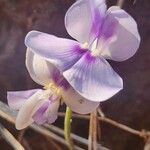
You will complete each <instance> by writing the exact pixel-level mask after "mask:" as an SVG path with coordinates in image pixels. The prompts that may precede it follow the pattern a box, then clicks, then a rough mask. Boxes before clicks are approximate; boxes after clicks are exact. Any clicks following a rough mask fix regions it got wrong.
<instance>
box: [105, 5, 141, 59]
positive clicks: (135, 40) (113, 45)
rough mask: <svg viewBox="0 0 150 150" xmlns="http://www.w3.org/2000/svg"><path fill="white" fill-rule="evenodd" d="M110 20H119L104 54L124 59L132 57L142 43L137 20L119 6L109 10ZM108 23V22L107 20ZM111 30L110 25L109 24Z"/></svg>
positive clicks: (112, 57) (107, 56)
mask: <svg viewBox="0 0 150 150" xmlns="http://www.w3.org/2000/svg"><path fill="white" fill-rule="evenodd" d="M107 16H108V18H109V19H108V20H107V21H108V22H110V20H111V21H117V22H118V23H117V25H116V29H115V34H114V35H113V36H112V37H111V38H110V39H109V40H108V41H107V42H106V47H105V49H104V50H103V52H102V55H103V56H104V57H105V58H107V59H112V60H115V61H124V60H126V59H128V58H130V57H132V56H133V55H134V54H135V53H136V51H137V49H138V48H139V44H140V36H139V33H138V29H137V23H136V22H135V20H134V19H133V18H132V17H131V16H130V15H129V14H128V13H127V12H125V11H124V10H122V9H119V7H110V8H109V9H108V11H107ZM106 24H107V22H106ZM108 30H109V26H108Z"/></svg>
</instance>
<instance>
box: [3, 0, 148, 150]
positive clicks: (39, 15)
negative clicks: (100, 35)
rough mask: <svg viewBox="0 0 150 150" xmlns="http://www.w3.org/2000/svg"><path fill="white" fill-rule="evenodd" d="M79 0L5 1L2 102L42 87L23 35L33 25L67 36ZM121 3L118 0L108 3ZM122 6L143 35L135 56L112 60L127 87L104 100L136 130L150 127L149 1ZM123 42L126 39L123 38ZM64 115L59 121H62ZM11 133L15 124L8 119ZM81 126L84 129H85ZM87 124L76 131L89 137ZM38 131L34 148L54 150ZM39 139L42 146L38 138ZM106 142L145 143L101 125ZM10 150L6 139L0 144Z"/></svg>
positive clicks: (138, 147)
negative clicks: (30, 67)
mask: <svg viewBox="0 0 150 150" xmlns="http://www.w3.org/2000/svg"><path fill="white" fill-rule="evenodd" d="M73 2H74V0H0V100H1V101H4V102H7V100H6V91H8V90H26V89H31V88H35V87H38V85H37V84H36V83H34V82H33V81H32V80H31V78H30V77H29V74H28V73H27V70H26V68H25V65H24V61H25V45H24V37H25V35H26V33H27V32H28V31H30V30H32V29H35V30H39V31H43V32H47V33H50V34H54V35H57V36H59V37H66V38H68V37H69V35H68V34H67V32H66V30H65V27H64V15H65V12H66V11H67V9H68V8H69V6H70V5H71V4H72V3H73ZM107 2H108V4H109V5H112V4H116V1H114V0H108V1H107ZM123 8H124V9H125V10H127V11H128V12H129V13H130V14H131V15H132V16H133V17H134V18H135V20H136V21H137V23H138V27H139V32H140V35H141V37H142V42H141V45H140V48H139V50H138V52H137V53H136V55H135V56H134V57H133V58H131V59H130V60H127V61H125V62H121V63H118V62H110V63H111V65H112V66H113V68H114V69H115V70H116V71H117V72H118V73H119V74H120V75H121V77H122V78H123V80H124V89H123V90H122V91H121V92H120V93H119V94H117V95H116V96H114V97H113V98H112V99H110V100H108V101H106V102H103V103H102V104H101V106H102V109H103V111H104V113H105V114H106V116H108V117H111V118H112V119H114V120H117V121H119V122H121V123H124V124H126V125H129V126H130V127H133V128H135V129H139V130H140V129H142V128H145V129H149V130H150V115H149V114H150V48H149V46H150V1H149V0H134V1H133V0H126V1H125V3H124V5H123ZM122 40H124V39H122ZM62 121H63V120H61V119H59V120H58V121H57V122H56V124H57V125H59V126H62V125H63V122H62ZM3 123H4V125H5V126H6V127H8V128H9V129H10V130H12V132H14V133H17V132H16V130H15V129H14V127H12V126H11V127H10V125H8V124H6V122H4V121H3ZM81 129H82V130H81ZM87 129H88V122H81V121H78V122H77V121H75V122H74V124H73V132H75V133H77V134H79V135H82V136H85V137H86V136H87ZM35 135H36V133H34V132H32V134H31V132H27V134H26V138H27V139H28V141H30V144H31V146H32V147H33V148H34V149H49V146H48V144H47V142H45V141H44V140H41V139H43V138H41V137H40V136H39V135H36V136H35ZM39 140H40V142H41V143H40V145H42V144H43V145H44V148H43V147H42V146H41V147H40V146H36V144H34V143H35V142H37V141H39ZM102 144H103V145H105V146H107V147H109V148H111V149H112V150H142V149H143V144H144V142H143V141H142V140H141V139H140V138H138V137H136V136H132V135H131V134H128V133H126V132H124V131H121V130H119V129H116V128H114V127H112V126H110V125H108V124H104V123H102ZM2 146H3V148H5V149H9V148H10V147H9V146H7V144H6V143H4V141H2V140H1V142H0V148H1V147H2Z"/></svg>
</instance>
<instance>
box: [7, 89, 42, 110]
mask: <svg viewBox="0 0 150 150" xmlns="http://www.w3.org/2000/svg"><path fill="white" fill-rule="evenodd" d="M39 90H40V89H33V90H27V91H10V92H7V100H8V105H9V107H10V108H12V109H15V110H19V109H20V108H21V107H22V105H23V104H24V103H25V101H26V100H27V99H28V98H29V97H31V96H32V95H33V94H35V93H36V92H37V91H39Z"/></svg>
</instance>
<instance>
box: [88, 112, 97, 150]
mask: <svg viewBox="0 0 150 150" xmlns="http://www.w3.org/2000/svg"><path fill="white" fill-rule="evenodd" d="M88 139H89V142H88V150H97V111H94V112H93V113H91V114H90V123H89V137H88Z"/></svg>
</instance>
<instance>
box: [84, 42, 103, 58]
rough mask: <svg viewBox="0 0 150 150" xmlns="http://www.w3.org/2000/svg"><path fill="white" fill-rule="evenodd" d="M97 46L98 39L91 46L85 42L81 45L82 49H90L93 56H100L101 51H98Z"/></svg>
mask: <svg viewBox="0 0 150 150" xmlns="http://www.w3.org/2000/svg"><path fill="white" fill-rule="evenodd" d="M97 45H98V39H95V40H94V41H93V42H92V43H91V44H89V43H87V42H85V43H84V44H82V45H81V48H83V49H88V50H89V51H90V52H91V54H92V56H100V55H101V50H99V49H97Z"/></svg>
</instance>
